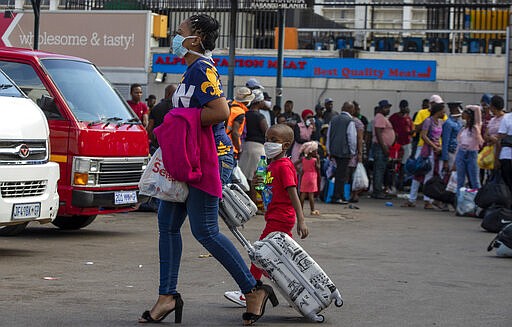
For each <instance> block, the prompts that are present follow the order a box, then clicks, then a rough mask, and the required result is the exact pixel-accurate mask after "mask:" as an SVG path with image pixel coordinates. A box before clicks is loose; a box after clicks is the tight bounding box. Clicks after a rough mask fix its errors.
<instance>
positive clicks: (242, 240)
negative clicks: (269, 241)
mask: <svg viewBox="0 0 512 327" xmlns="http://www.w3.org/2000/svg"><path fill="white" fill-rule="evenodd" d="M229 230H230V231H231V233H233V235H234V236H235V238H236V239H237V240H238V241H239V242H240V244H242V246H243V247H244V248H245V250H246V251H247V253H249V257H252V255H253V254H254V247H253V246H252V244H251V242H249V241H248V240H247V239H246V238H245V237H244V236H243V235H242V233H240V231H239V230H238V228H236V227H230V228H229Z"/></svg>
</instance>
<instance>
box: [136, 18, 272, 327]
mask: <svg viewBox="0 0 512 327" xmlns="http://www.w3.org/2000/svg"><path fill="white" fill-rule="evenodd" d="M218 35H219V23H218V22H217V20H215V19H214V18H212V17H210V16H208V15H193V16H190V17H189V18H188V19H186V20H184V21H183V22H182V23H181V24H180V25H179V28H178V30H177V35H176V36H175V37H174V39H173V43H172V44H173V45H172V48H173V53H174V54H175V55H176V56H178V57H181V58H185V61H186V63H187V66H188V67H187V70H186V72H185V73H184V74H183V77H182V79H181V82H180V84H179V85H178V88H177V90H176V92H175V93H174V96H173V105H174V107H175V108H178V109H173V112H175V111H178V112H182V115H183V116H186V115H187V112H190V114H189V115H190V116H191V117H192V116H193V118H194V119H189V120H188V123H190V124H193V123H195V124H198V125H199V124H200V125H201V126H202V127H208V126H212V130H213V135H214V137H215V141H216V143H217V145H218V144H219V143H220V142H222V141H225V142H228V143H229V141H228V140H229V138H228V136H227V135H226V133H225V129H224V124H223V122H224V121H225V120H226V119H227V118H228V116H229V107H228V104H227V102H226V98H225V97H224V92H223V90H222V85H221V83H220V79H219V74H218V72H217V70H216V68H215V65H214V62H213V60H212V58H211V51H212V50H213V49H214V48H215V41H216V39H217V37H218ZM179 108H181V109H182V110H181V111H180V109H179ZM184 108H190V109H184ZM195 108H199V109H200V111H199V110H198V109H195ZM183 109H184V110H183ZM194 114H195V115H196V116H194ZM195 118H197V119H195ZM183 121H187V120H186V119H184V120H183ZM201 126H199V127H201ZM171 128H173V127H171ZM203 129H204V128H203ZM157 136H158V134H157ZM185 136H186V135H183V137H185ZM209 136H210V137H211V136H212V135H211V134H210V135H209ZM158 141H159V144H160V145H161V146H162V153H163V147H164V145H163V144H164V143H166V144H167V147H168V149H170V148H172V143H173V140H165V139H160V138H159V139H158ZM228 143H224V144H228ZM191 146H193V144H191ZM196 146H197V149H195V150H197V151H198V152H201V155H202V153H203V152H205V151H210V152H212V151H213V157H216V156H217V153H216V152H217V151H218V149H217V150H216V149H215V146H213V148H212V149H211V150H210V149H206V148H204V146H203V144H201V146H199V144H197V145H196ZM217 148H218V146H217ZM187 150H189V149H187ZM172 155H179V153H172ZM207 155H210V156H211V155H212V153H207ZM217 165H218V162H217V161H214V162H213V163H212V162H205V163H202V164H201V169H204V170H208V171H212V173H208V174H206V173H204V174H203V175H202V177H200V179H199V181H195V182H194V183H192V182H190V183H189V195H188V198H187V200H186V201H185V202H184V203H176V202H167V201H161V202H160V208H159V210H158V229H159V255H160V287H159V296H158V300H157V301H156V303H155V305H154V306H153V308H152V309H151V310H148V311H145V312H144V313H143V314H142V316H141V318H140V319H139V322H140V323H155V322H161V321H162V320H164V319H165V318H166V317H167V316H168V315H169V314H170V313H172V312H175V322H176V323H179V322H181V318H182V311H183V305H184V302H183V300H182V298H181V295H180V293H178V291H177V283H178V273H179V268H180V261H181V253H182V239H181V233H180V229H181V226H182V225H183V223H184V221H185V218H186V217H187V215H188V217H189V221H190V228H191V230H192V234H193V235H194V237H195V238H196V239H197V240H198V241H199V242H200V243H201V244H202V245H203V246H204V247H205V248H206V249H207V250H208V251H209V252H210V253H211V254H212V255H213V256H214V257H215V259H217V260H218V261H219V262H220V263H221V264H222V266H223V267H224V268H225V269H226V270H227V271H228V272H229V273H230V274H231V276H232V277H233V279H235V281H236V282H237V284H238V286H239V287H240V289H241V290H242V292H243V293H244V294H245V298H246V301H247V311H246V312H245V313H244V314H243V317H242V319H243V323H244V325H250V324H253V323H254V322H255V321H257V320H258V319H259V318H260V317H261V316H262V315H263V312H264V310H265V304H266V302H267V300H268V299H269V298H270V299H271V300H272V301H273V303H275V302H274V300H276V298H275V294H274V291H273V290H272V287H270V286H268V285H264V284H262V283H261V282H260V281H258V282H257V281H256V280H255V279H254V277H253V276H252V275H251V273H250V271H249V269H248V268H247V265H246V264H245V262H244V260H243V258H242V257H241V255H240V254H239V252H238V251H237V249H236V248H235V247H234V245H233V244H232V243H231V241H230V240H229V239H228V238H226V237H225V236H224V235H223V234H221V233H220V232H219V226H218V206H219V197H220V189H221V186H220V185H221V184H220V183H221V182H220V175H219V172H218V166H217ZM208 166H216V167H217V170H216V173H215V171H214V170H212V169H211V167H208ZM205 277H207V276H205ZM193 311H194V310H193V309H192V310H191V312H193ZM205 322H206V321H205Z"/></svg>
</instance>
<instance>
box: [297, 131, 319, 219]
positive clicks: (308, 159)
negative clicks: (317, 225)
mask: <svg viewBox="0 0 512 327" xmlns="http://www.w3.org/2000/svg"><path fill="white" fill-rule="evenodd" d="M317 151H318V143H316V142H314V141H311V142H306V143H304V144H303V145H302V148H301V154H302V159H301V162H302V176H301V180H300V205H301V207H302V208H303V209H304V201H305V200H306V197H308V200H309V208H310V210H311V215H313V216H319V215H320V211H318V210H315V193H316V192H318V176H319V171H320V158H319V157H318V152H317Z"/></svg>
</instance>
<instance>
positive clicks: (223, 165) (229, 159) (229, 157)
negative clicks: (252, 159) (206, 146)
mask: <svg viewBox="0 0 512 327" xmlns="http://www.w3.org/2000/svg"><path fill="white" fill-rule="evenodd" d="M235 164H236V163H235V157H234V156H233V153H230V154H225V155H222V156H219V173H220V181H221V182H222V185H225V184H228V183H231V175H232V174H233V169H234V168H235Z"/></svg>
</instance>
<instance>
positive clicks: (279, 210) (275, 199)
mask: <svg viewBox="0 0 512 327" xmlns="http://www.w3.org/2000/svg"><path fill="white" fill-rule="evenodd" d="M265 138H266V142H265V145H264V146H265V154H266V156H267V159H268V160H269V161H270V163H269V165H268V167H267V177H266V178H265V181H263V180H262V178H261V177H257V176H254V178H253V180H252V183H254V184H255V185H257V184H259V183H262V182H265V183H266V190H265V191H267V192H268V193H269V196H268V197H265V198H269V199H270V201H269V202H268V205H267V211H266V213H265V228H264V229H263V232H262V233H261V236H260V240H261V239H264V238H265V237H266V236H267V235H268V234H270V233H272V232H284V233H286V234H288V235H290V236H292V230H293V227H294V226H295V223H297V234H298V235H299V236H300V238H302V239H304V238H306V237H307V236H308V234H309V231H308V227H307V226H306V223H305V222H304V213H303V212H302V206H301V204H300V199H299V194H298V193H297V184H298V183H297V182H298V180H297V172H296V170H295V166H294V165H293V163H292V161H291V160H290V159H289V158H288V157H286V156H285V155H286V150H288V149H289V148H290V146H291V144H292V142H293V130H292V129H291V128H290V127H289V126H288V125H285V124H276V125H272V126H271V127H270V128H269V129H268V130H267V132H266V136H265ZM251 274H252V275H253V276H254V278H255V279H256V280H260V279H261V276H262V275H263V271H262V270H261V269H259V268H257V267H256V266H254V265H251ZM224 297H226V299H228V300H230V301H232V302H234V303H236V304H238V305H240V306H242V307H245V297H244V294H243V293H242V292H241V291H230V292H225V293H224Z"/></svg>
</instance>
